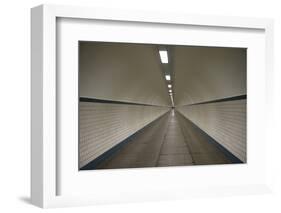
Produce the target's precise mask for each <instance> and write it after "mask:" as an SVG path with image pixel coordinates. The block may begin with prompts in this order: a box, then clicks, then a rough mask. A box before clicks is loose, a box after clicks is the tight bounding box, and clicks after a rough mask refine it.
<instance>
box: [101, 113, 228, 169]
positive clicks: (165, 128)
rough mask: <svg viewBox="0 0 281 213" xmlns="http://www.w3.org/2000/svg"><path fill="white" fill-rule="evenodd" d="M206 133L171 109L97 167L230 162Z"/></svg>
mask: <svg viewBox="0 0 281 213" xmlns="http://www.w3.org/2000/svg"><path fill="white" fill-rule="evenodd" d="M208 140H211V138H210V137H209V136H206V134H202V131H200V129H198V128H197V127H196V126H194V125H193V124H192V123H191V122H190V121H188V120H187V119H186V118H184V117H183V116H182V115H180V114H179V113H175V112H174V111H173V110H171V111H170V112H169V113H167V114H166V115H164V116H162V117H161V118H159V119H157V120H156V121H154V122H153V123H151V124H150V125H149V126H148V127H146V128H144V129H143V130H141V131H140V132H138V133H137V134H135V135H134V136H132V137H131V138H130V142H129V143H128V144H126V145H125V146H124V147H122V148H121V149H120V150H119V151H118V152H116V153H115V154H114V155H113V156H112V157H111V158H110V159H108V160H106V161H104V162H103V163H102V164H100V165H99V167H98V169H113V168H141V167H160V166H184V165H202V164H226V163H231V162H230V160H229V159H228V158H227V157H226V156H225V154H224V153H223V152H222V151H220V149H218V148H217V146H215V145H214V144H212V143H210V142H209V141H208Z"/></svg>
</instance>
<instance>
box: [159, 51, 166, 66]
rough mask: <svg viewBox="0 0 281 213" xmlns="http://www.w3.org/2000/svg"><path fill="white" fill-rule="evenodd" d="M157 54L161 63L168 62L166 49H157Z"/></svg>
mask: <svg viewBox="0 0 281 213" xmlns="http://www.w3.org/2000/svg"><path fill="white" fill-rule="evenodd" d="M159 54H160V58H161V62H162V63H163V64H167V63H168V52H167V51H166V50H159Z"/></svg>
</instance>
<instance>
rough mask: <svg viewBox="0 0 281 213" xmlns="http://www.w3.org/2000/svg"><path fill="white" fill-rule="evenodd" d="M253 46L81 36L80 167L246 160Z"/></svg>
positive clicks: (96, 167)
mask: <svg viewBox="0 0 281 213" xmlns="http://www.w3.org/2000/svg"><path fill="white" fill-rule="evenodd" d="M246 62H247V50H246V49H245V48H231V47H204V46H184V45H161V44H133V43H112V42H87V41H80V42H79V138H78V144H79V145H78V146H79V153H78V154H79V170H93V169H119V168H144V167H166V166H194V165H217V164H220V165H222V164H223V165H224V164H237V163H246V162H247V149H246V148H247V144H246V117H247V116H246V108H247V93H246V86H247V85H246V82H247V81H246V80H247V79H246V76H247V73H246V67H247V63H246Z"/></svg>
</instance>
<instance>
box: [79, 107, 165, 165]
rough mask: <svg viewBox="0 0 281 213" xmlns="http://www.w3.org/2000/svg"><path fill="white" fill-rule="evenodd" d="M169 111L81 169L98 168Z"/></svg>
mask: <svg viewBox="0 0 281 213" xmlns="http://www.w3.org/2000/svg"><path fill="white" fill-rule="evenodd" d="M168 112H169V111H168ZM168 112H166V113H164V114H163V115H161V116H160V117H158V118H156V119H155V120H154V121H152V122H150V123H149V124H147V125H146V126H144V127H143V128H142V129H140V130H138V131H137V132H135V133H134V134H132V135H130V136H129V137H127V138H126V139H125V140H123V141H121V142H120V143H118V144H117V145H115V146H113V147H112V148H110V149H109V150H107V151H106V152H104V153H103V154H101V155H100V156H99V157H97V158H96V159H94V160H92V161H91V162H90V163H88V164H86V165H85V166H83V167H82V168H80V169H79V170H93V169H98V166H99V165H100V164H101V163H103V162H104V161H106V160H108V159H110V158H111V157H112V156H113V155H114V154H116V153H117V152H118V151H119V150H121V149H122V147H124V146H125V145H126V144H128V143H130V142H132V141H133V140H132V139H133V137H135V136H136V135H138V134H141V133H142V132H143V131H144V130H145V129H147V128H149V127H150V126H151V125H152V124H153V123H155V122H156V121H158V120H159V119H161V118H162V117H164V116H165V115H166V114H167V113H168Z"/></svg>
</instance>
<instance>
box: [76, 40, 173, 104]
mask: <svg viewBox="0 0 281 213" xmlns="http://www.w3.org/2000/svg"><path fill="white" fill-rule="evenodd" d="M79 59H80V63H79V74H80V75H79V78H80V97H89V98H98V99H106V100H115V101H127V102H134V103H141V104H151V105H160V106H170V105H171V101H170V98H169V96H168V89H167V85H166V83H165V79H164V74H163V70H162V67H161V63H160V58H159V54H158V48H157V46H156V45H142V44H124V43H122V44H121V43H103V42H80V49H79Z"/></svg>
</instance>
